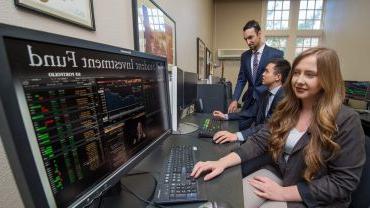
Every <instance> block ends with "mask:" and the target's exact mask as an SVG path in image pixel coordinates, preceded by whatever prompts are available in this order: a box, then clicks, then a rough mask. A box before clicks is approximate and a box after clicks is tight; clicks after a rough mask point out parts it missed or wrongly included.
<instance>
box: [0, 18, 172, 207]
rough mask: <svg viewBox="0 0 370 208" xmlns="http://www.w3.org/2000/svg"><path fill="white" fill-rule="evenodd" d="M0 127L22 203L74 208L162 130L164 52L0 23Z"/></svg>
mask: <svg viewBox="0 0 370 208" xmlns="http://www.w3.org/2000/svg"><path fill="white" fill-rule="evenodd" d="M0 68H1V70H0V89H1V90H0V98H1V100H0V101H1V102H0V128H1V129H0V130H1V131H0V133H1V138H2V142H3V144H4V147H5V150H6V153H7V156H8V159H9V161H10V163H11V167H12V170H13V173H14V175H15V178H16V182H17V185H18V188H19V190H20V193H21V196H22V199H23V201H24V204H25V205H26V206H27V207H74V206H78V207H80V206H81V207H82V206H86V205H88V204H89V203H91V202H92V201H93V200H94V199H95V198H97V197H99V196H100V195H101V194H102V193H103V192H104V191H106V190H107V189H109V188H110V187H111V186H113V185H114V184H116V183H117V182H119V180H120V178H121V176H122V175H123V174H124V173H126V172H127V171H128V170H129V169H130V168H132V167H133V166H134V165H135V164H136V163H137V162H139V161H140V160H141V159H142V158H143V157H144V156H145V155H146V154H147V153H149V150H151V149H152V148H153V147H154V146H155V145H156V144H158V143H159V142H160V141H161V140H163V139H164V138H165V137H166V136H167V135H168V134H170V129H171V124H170V119H169V116H170V112H169V109H170V107H169V100H168V86H167V85H168V82H167V64H166V59H164V58H161V57H157V56H152V55H147V54H143V53H139V52H134V51H131V50H127V49H123V48H118V47H113V46H108V45H104V44H99V43H93V42H89V41H84V40H80V39H75V38H70V37H65V36H60V35H55V34H50V33H45V32H39V31H34V30H29V29H24V28H18V27H13V26H9V25H3V24H0Z"/></svg>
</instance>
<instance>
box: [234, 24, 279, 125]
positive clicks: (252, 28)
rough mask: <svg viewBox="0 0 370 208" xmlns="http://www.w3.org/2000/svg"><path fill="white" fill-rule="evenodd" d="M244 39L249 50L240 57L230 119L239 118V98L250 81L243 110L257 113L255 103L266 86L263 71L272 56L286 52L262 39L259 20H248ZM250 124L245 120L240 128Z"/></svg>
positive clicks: (275, 56) (244, 30)
mask: <svg viewBox="0 0 370 208" xmlns="http://www.w3.org/2000/svg"><path fill="white" fill-rule="evenodd" d="M243 36H244V40H245V42H246V43H247V45H248V47H249V50H247V51H246V52H244V53H243V54H242V56H241V58H240V70H239V74H238V79H237V83H236V85H235V90H234V94H233V97H232V102H231V103H230V105H229V108H228V113H229V118H230V120H235V119H238V117H237V115H235V114H234V113H235V112H236V111H237V106H238V100H239V98H240V96H241V94H242V92H243V89H244V87H245V85H246V83H247V82H248V89H247V91H246V92H245V94H244V95H243V97H242V101H243V102H244V104H243V108H242V111H249V113H250V114H255V113H256V109H255V108H253V104H254V102H255V100H256V99H258V97H259V96H260V95H261V93H262V92H263V91H265V90H266V88H265V87H264V86H263V85H262V82H261V78H262V73H263V71H264V70H265V67H266V65H267V62H268V61H269V60H270V59H272V58H283V56H284V53H283V52H282V51H280V50H278V49H275V48H272V47H269V46H268V45H266V44H265V43H264V42H263V41H262V34H261V27H260V25H259V24H258V22H257V21H255V20H251V21H249V22H247V23H246V24H245V26H244V28H243ZM249 126H250V122H248V121H247V120H244V121H243V122H242V123H240V129H244V128H246V127H249Z"/></svg>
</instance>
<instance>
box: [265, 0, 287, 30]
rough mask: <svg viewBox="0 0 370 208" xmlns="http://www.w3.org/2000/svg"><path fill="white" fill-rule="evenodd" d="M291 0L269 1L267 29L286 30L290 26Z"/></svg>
mask: <svg viewBox="0 0 370 208" xmlns="http://www.w3.org/2000/svg"><path fill="white" fill-rule="evenodd" d="M289 9H290V1H289V0H284V1H276V0H273V1H268V5H267V21H266V29H267V30H284V29H288V27H289V24H288V23H289Z"/></svg>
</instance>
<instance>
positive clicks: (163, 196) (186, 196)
mask: <svg viewBox="0 0 370 208" xmlns="http://www.w3.org/2000/svg"><path fill="white" fill-rule="evenodd" d="M195 152H196V147H193V146H174V147H172V148H171V152H170V155H169V157H168V160H167V162H166V163H165V164H164V167H163V171H162V175H161V178H160V180H159V182H158V185H157V189H156V192H155V195H154V200H153V201H154V202H155V203H158V204H175V203H188V202H203V201H207V200H206V197H205V196H204V194H205V192H204V189H203V186H201V185H202V184H200V182H199V181H198V180H197V179H194V178H193V177H191V176H190V173H191V171H192V169H193V167H194V164H195V163H196V162H197V161H198V160H197V159H196V154H195Z"/></svg>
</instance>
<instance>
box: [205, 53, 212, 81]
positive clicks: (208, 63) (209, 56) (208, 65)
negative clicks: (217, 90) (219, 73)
mask: <svg viewBox="0 0 370 208" xmlns="http://www.w3.org/2000/svg"><path fill="white" fill-rule="evenodd" d="M206 51H207V52H206V60H207V61H206V76H207V77H208V76H209V75H210V74H212V73H211V66H212V52H211V50H210V49H209V48H207V50H206Z"/></svg>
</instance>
